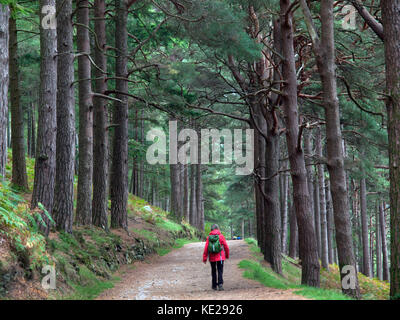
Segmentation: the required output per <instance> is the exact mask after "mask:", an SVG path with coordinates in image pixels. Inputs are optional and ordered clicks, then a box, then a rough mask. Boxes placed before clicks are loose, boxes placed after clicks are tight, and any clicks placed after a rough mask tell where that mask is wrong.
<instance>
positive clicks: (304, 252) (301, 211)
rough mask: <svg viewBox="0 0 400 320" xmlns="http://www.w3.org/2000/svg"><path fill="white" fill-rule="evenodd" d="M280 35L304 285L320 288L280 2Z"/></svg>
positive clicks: (284, 4)
mask: <svg viewBox="0 0 400 320" xmlns="http://www.w3.org/2000/svg"><path fill="white" fill-rule="evenodd" d="M280 5H281V19H282V21H281V32H282V52H283V56H284V61H283V68H282V69H283V78H284V79H285V85H284V89H283V90H284V93H285V94H284V95H283V96H282V100H283V101H282V102H283V105H284V112H285V122H286V141H287V146H288V154H289V162H290V170H291V171H290V172H291V176H292V184H293V203H294V205H295V210H296V217H297V225H298V230H299V249H300V259H301V261H302V279H301V283H302V284H305V285H309V286H313V287H319V286H320V273H319V270H320V265H319V261H318V248H317V238H316V235H315V230H314V226H313V215H312V211H311V201H310V197H311V195H310V194H309V192H308V185H307V171H306V166H305V161H304V153H303V150H302V147H301V136H300V135H301V132H299V115H298V105H297V76H296V66H295V56H294V48H293V22H292V13H291V12H289V13H288V14H286V12H287V11H288V9H289V8H290V1H289V0H281V1H280Z"/></svg>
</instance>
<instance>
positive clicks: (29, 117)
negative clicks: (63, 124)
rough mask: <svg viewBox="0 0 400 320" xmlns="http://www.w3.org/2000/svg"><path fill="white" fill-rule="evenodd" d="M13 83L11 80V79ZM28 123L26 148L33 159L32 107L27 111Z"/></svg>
mask: <svg viewBox="0 0 400 320" xmlns="http://www.w3.org/2000/svg"><path fill="white" fill-rule="evenodd" d="M10 81H11V79H10ZM27 116H28V118H27V121H26V129H27V133H28V134H27V138H26V147H27V149H28V150H27V151H28V157H32V147H31V142H32V110H31V108H30V107H28V110H27Z"/></svg>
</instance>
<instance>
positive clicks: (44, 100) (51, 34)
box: [31, 0, 57, 235]
mask: <svg viewBox="0 0 400 320" xmlns="http://www.w3.org/2000/svg"><path fill="white" fill-rule="evenodd" d="M43 6H50V7H52V8H54V11H55V6H56V4H55V0H41V1H40V8H43ZM40 12H41V11H40ZM44 15H45V14H43V13H42V12H41V13H40V21H43V19H44ZM46 27H47V28H46V29H44V28H43V25H42V24H41V25H40V56H41V58H40V89H39V118H38V133H37V147H36V162H35V179H34V183H33V194H32V201H31V207H32V208H36V207H37V206H38V203H39V202H40V203H41V204H42V205H43V206H44V207H45V208H46V209H47V211H48V212H49V214H51V211H52V209H53V201H54V183H55V175H56V136H57V107H56V106H57V58H56V55H57V31H56V29H55V28H52V26H51V25H50V26H46ZM43 221H44V223H45V224H42V225H41V227H40V229H41V231H42V232H43V233H44V234H45V235H48V233H49V231H50V225H49V219H48V218H47V217H46V215H44V214H43Z"/></svg>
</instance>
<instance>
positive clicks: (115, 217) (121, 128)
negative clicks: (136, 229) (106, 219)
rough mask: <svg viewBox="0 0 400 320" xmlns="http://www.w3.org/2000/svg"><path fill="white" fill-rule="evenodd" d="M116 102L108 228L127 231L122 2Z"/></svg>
mask: <svg viewBox="0 0 400 320" xmlns="http://www.w3.org/2000/svg"><path fill="white" fill-rule="evenodd" d="M115 7H116V13H115V47H116V48H117V50H116V55H117V58H116V64H115V75H116V77H117V79H116V87H115V88H116V91H117V92H118V93H117V94H116V98H117V99H119V100H120V101H121V102H119V101H116V102H115V103H114V113H113V123H114V124H115V125H116V126H115V128H114V139H113V153H112V171H111V192H110V193H111V228H123V229H127V228H128V214H127V204H128V97H127V95H126V94H127V93H128V82H127V81H125V80H123V79H125V78H127V77H128V66H127V56H128V30H127V24H128V8H127V4H126V1H125V0H115Z"/></svg>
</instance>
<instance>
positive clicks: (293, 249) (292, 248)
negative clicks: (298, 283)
mask: <svg viewBox="0 0 400 320" xmlns="http://www.w3.org/2000/svg"><path fill="white" fill-rule="evenodd" d="M289 226H290V235H289V257H291V258H293V259H295V258H296V257H297V245H298V230H297V219H296V212H295V209H294V205H293V204H292V205H291V206H290V210H289Z"/></svg>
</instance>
